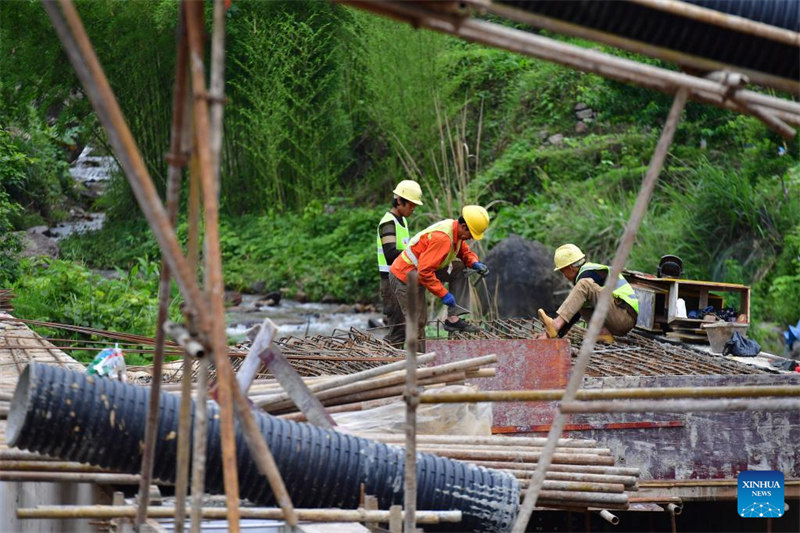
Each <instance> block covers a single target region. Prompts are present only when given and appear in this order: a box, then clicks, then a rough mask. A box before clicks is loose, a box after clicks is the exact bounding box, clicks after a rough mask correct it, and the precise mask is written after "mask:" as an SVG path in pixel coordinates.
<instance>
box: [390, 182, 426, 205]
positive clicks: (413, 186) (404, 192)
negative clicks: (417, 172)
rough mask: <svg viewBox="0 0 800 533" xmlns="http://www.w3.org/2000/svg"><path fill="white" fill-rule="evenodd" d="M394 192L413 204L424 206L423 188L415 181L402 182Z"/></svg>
mask: <svg viewBox="0 0 800 533" xmlns="http://www.w3.org/2000/svg"><path fill="white" fill-rule="evenodd" d="M392 192H393V193H394V194H396V195H397V196H399V197H400V198H403V199H405V200H408V201H409V202H411V203H414V204H417V205H422V188H421V187H420V186H419V183H417V182H416V181H414V180H403V181H401V182H400V183H398V184H397V187H395V188H394V191H392Z"/></svg>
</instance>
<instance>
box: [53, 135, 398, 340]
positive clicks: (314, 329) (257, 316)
mask: <svg viewBox="0 0 800 533" xmlns="http://www.w3.org/2000/svg"><path fill="white" fill-rule="evenodd" d="M69 172H70V175H71V176H72V177H73V179H74V180H75V181H76V182H77V183H80V184H82V185H84V186H85V187H86V190H85V192H84V194H85V195H87V196H89V197H91V198H96V197H99V196H102V195H103V193H104V192H105V189H106V186H107V185H108V182H109V180H110V179H111V175H112V174H113V173H114V172H119V166H118V165H117V163H116V161H115V160H114V158H113V157H112V156H107V155H105V156H104V155H93V148H92V147H90V146H86V147H85V148H84V149H83V151H82V152H81V154H80V155H79V156H78V158H77V159H76V160H75V161H74V162H73V163H72V165H71V166H70V170H69ZM105 216H106V215H105V213H100V212H94V213H82V214H81V215H80V216H76V217H73V219H72V220H69V221H66V222H61V223H59V224H58V225H56V226H54V227H52V228H49V233H50V235H51V236H52V237H53V238H55V239H56V240H59V239H62V238H64V237H66V236H68V235H72V234H74V233H83V232H86V231H94V230H99V229H100V228H102V227H103V223H104V222H105ZM101 274H102V272H101ZM112 275H113V274H112ZM375 291H376V294H377V292H378V277H377V272H376V276H375ZM263 299H264V296H263V295H253V294H245V295H242V301H241V303H240V304H239V305H237V306H235V307H229V308H228V309H227V311H226V314H225V325H226V326H225V327H226V332H227V334H228V338H229V339H230V340H232V341H235V342H239V341H241V340H243V339H245V337H246V335H245V332H246V331H247V330H248V329H250V328H251V327H252V326H254V325H256V324H260V323H261V322H263V321H264V319H265V318H269V319H270V320H272V321H273V322H274V323H275V325H276V326H277V327H278V338H282V337H290V336H292V337H304V336H316V335H332V334H333V333H334V332H335V331H336V330H344V331H348V330H349V329H350V328H351V327H355V328H358V329H360V330H362V331H363V330H366V329H368V328H369V327H370V326H369V323H370V321H374V322H377V323H379V324H380V323H382V322H381V319H382V318H383V315H382V314H381V313H379V312H375V311H370V312H358V311H357V310H356V309H355V307H354V306H353V305H345V304H326V303H313V302H312V303H300V302H297V301H294V300H286V299H281V300H280V303H279V304H278V305H277V306H275V307H269V306H263V307H262V306H260V305H257V303H258V302H260V301H262V300H263ZM376 333H377V334H378V335H382V333H380V332H376Z"/></svg>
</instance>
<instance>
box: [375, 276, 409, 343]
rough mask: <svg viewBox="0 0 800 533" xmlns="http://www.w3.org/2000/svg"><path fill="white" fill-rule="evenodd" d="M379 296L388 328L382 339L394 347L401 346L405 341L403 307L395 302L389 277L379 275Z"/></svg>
mask: <svg viewBox="0 0 800 533" xmlns="http://www.w3.org/2000/svg"><path fill="white" fill-rule="evenodd" d="M381 298H382V299H383V316H384V319H383V321H384V323H385V324H386V326H387V327H388V328H389V331H388V332H387V333H386V336H385V337H384V338H383V340H385V341H386V342H388V343H389V344H391V345H392V346H394V347H395V348H402V347H403V343H404V342H405V341H406V317H405V314H403V308H402V307H400V304H399V303H398V302H397V296H395V295H394V291H392V287H391V285H390V284H389V278H384V277H381Z"/></svg>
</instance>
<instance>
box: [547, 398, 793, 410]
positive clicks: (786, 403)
mask: <svg viewBox="0 0 800 533" xmlns="http://www.w3.org/2000/svg"><path fill="white" fill-rule="evenodd" d="M796 410H800V399H791V400H778V399H771V400H732V399H725V400H628V401H608V402H602V401H597V402H561V412H562V413H664V412H673V413H691V412H702V411H719V412H726V411H796Z"/></svg>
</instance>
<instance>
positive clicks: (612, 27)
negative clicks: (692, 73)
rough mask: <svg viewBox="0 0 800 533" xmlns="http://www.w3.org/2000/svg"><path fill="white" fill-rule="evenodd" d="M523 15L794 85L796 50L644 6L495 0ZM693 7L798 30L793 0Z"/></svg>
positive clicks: (799, 67) (593, 0)
mask: <svg viewBox="0 0 800 533" xmlns="http://www.w3.org/2000/svg"><path fill="white" fill-rule="evenodd" d="M495 2H497V3H499V4H506V5H509V6H512V7H515V8H517V9H520V10H522V11H528V12H530V13H535V14H538V15H543V16H546V17H550V18H554V19H557V20H563V21H566V22H570V23H572V24H577V25H578V26H583V27H586V28H592V29H595V30H600V31H603V32H607V33H611V34H614V35H619V36H621V37H626V38H628V39H633V40H635V41H640V42H643V43H648V44H652V45H655V46H658V47H661V48H667V49H670V50H677V51H679V52H683V53H686V54H691V55H695V56H699V57H705V58H708V59H713V60H715V61H718V62H720V63H725V64H727V65H733V66H738V67H741V68H747V69H751V70H754V71H758V72H766V73H769V74H772V75H774V76H778V77H781V78H785V79H787V80H791V81H797V79H798V77H800V47H799V46H798V45H797V44H795V45H789V44H785V43H779V42H775V41H772V40H770V39H766V38H763V37H760V36H757V35H752V34H748V33H742V32H739V31H736V30H733V29H731V28H723V27H720V26H716V25H714V24H710V23H708V22H704V21H702V20H695V19H692V18H687V17H682V16H679V15H676V14H673V13H667V12H664V11H662V10H659V9H654V8H651V7H649V6H646V5H642V4H638V3H634V2H623V1H619V0H613V1H599V0H574V1H563V0H495ZM691 3H693V4H697V5H699V6H701V7H706V8H709V9H713V10H717V11H720V12H722V13H726V14H735V15H738V16H741V17H744V18H748V19H751V20H755V21H758V22H764V23H765V24H769V25H772V26H776V27H781V28H787V29H790V30H792V31H798V29H799V28H798V12H799V11H800V8H799V7H798V2H797V0H724V1H710V0H707V1H702V0H694V1H692V2H691Z"/></svg>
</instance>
